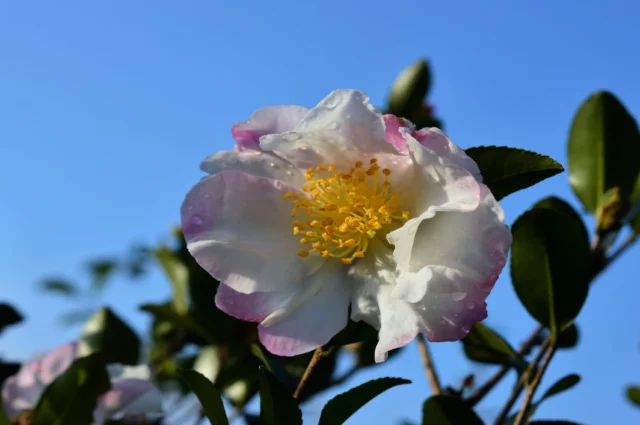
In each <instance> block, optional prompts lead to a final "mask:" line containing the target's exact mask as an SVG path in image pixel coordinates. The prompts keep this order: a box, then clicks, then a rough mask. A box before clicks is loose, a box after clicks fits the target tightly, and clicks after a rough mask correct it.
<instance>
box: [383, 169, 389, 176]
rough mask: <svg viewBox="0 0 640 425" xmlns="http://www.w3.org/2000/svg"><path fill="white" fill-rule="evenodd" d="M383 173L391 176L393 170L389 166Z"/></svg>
mask: <svg viewBox="0 0 640 425" xmlns="http://www.w3.org/2000/svg"><path fill="white" fill-rule="evenodd" d="M382 174H384V175H385V176H387V177H389V176H390V175H391V170H390V169H388V168H385V169H384V170H382Z"/></svg>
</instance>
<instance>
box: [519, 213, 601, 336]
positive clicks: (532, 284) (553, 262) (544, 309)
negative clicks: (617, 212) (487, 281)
mask: <svg viewBox="0 0 640 425" xmlns="http://www.w3.org/2000/svg"><path fill="white" fill-rule="evenodd" d="M582 226H583V225H582V222H581V221H580V222H578V221H576V220H575V219H573V218H571V217H570V216H569V215H567V214H562V213H559V212H557V211H555V210H553V209H549V208H534V209H532V210H529V211H527V212H525V213H524V214H523V215H521V216H520V217H519V218H518V219H517V220H516V222H515V223H514V225H513V226H512V233H513V244H512V247H511V280H512V282H513V286H514V288H515V290H516V293H517V295H518V298H519V299H520V301H521V302H522V304H523V305H524V306H525V308H526V309H527V311H528V312H529V314H531V315H532V316H533V317H534V318H535V319H536V320H538V321H539V322H540V323H541V324H542V325H544V326H546V327H549V328H550V329H551V331H552V333H555V335H556V337H557V335H558V332H559V331H561V330H562V329H563V328H564V327H565V326H566V325H568V324H570V322H571V321H572V320H573V319H574V318H575V317H576V316H577V315H578V313H579V312H580V309H581V308H582V305H583V304H584V302H585V300H586V297H587V292H588V290H589V278H590V267H589V260H590V255H591V254H590V248H589V240H588V239H586V237H585V234H584V231H583V227H582Z"/></svg>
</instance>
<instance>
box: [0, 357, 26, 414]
mask: <svg viewBox="0 0 640 425" xmlns="http://www.w3.org/2000/svg"><path fill="white" fill-rule="evenodd" d="M20 366H22V365H21V364H20V363H13V362H2V361H0V388H2V384H4V381H5V380H6V379H7V378H8V377H10V376H13V375H15V374H16V373H18V371H19V370H20ZM0 404H2V403H0Z"/></svg>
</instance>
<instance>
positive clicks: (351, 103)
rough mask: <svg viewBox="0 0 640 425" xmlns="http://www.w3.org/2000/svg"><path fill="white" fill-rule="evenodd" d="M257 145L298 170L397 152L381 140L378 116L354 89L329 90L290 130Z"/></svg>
mask: <svg viewBox="0 0 640 425" xmlns="http://www.w3.org/2000/svg"><path fill="white" fill-rule="evenodd" d="M260 148H262V149H263V150H265V151H274V152H276V153H277V154H278V155H279V156H281V157H282V158H285V159H286V160H288V161H289V162H291V163H292V164H294V165H295V166H297V167H298V168H302V169H305V168H309V167H315V166H317V165H328V164H333V165H336V166H338V167H351V166H352V165H353V163H354V162H355V161H363V160H365V159H366V158H368V157H372V156H374V155H380V154H391V155H399V153H398V151H397V150H396V149H395V148H394V147H393V146H391V145H390V144H389V143H387V142H386V141H385V133H384V123H383V120H382V116H381V115H380V114H379V113H378V112H376V111H375V108H373V106H372V105H371V104H370V103H369V97H368V96H367V95H366V94H364V93H362V92H360V91H356V90H336V91H334V92H332V93H331V94H329V96H327V97H326V98H325V99H324V100H322V101H321V102H320V103H319V104H318V106H316V107H315V108H313V109H311V110H310V111H309V113H308V114H307V115H305V116H304V118H303V119H302V120H301V121H300V123H298V125H297V126H296V128H295V129H294V130H293V131H290V132H288V133H284V134H272V135H267V136H264V137H262V138H261V139H260ZM347 169H348V168H347Z"/></svg>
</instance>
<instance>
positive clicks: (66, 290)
mask: <svg viewBox="0 0 640 425" xmlns="http://www.w3.org/2000/svg"><path fill="white" fill-rule="evenodd" d="M40 289H42V290H43V291H45V292H50V293H52V294H56V295H64V296H66V297H73V296H76V295H78V293H79V292H80V291H79V290H78V288H77V287H76V286H75V285H74V284H73V283H71V282H68V281H66V280H60V279H48V280H45V281H43V282H42V283H40Z"/></svg>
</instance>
